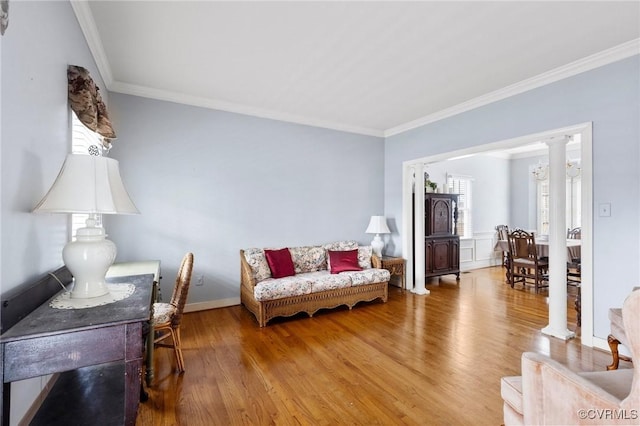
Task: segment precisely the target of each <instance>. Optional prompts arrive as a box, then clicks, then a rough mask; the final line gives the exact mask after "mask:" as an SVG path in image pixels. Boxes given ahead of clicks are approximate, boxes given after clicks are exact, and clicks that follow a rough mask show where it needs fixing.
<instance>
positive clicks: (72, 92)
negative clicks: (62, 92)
mask: <svg viewBox="0 0 640 426" xmlns="http://www.w3.org/2000/svg"><path fill="white" fill-rule="evenodd" d="M67 80H68V83H69V105H70V106H71V109H72V110H73V111H74V112H75V113H76V115H77V116H78V119H79V120H80V121H81V122H82V124H84V125H85V126H87V127H88V128H89V129H91V130H93V131H94V132H96V133H98V134H100V135H102V136H104V137H105V138H107V139H106V140H105V142H104V143H105V145H106V146H109V145H110V141H109V139H115V138H116V133H115V132H114V131H113V127H112V125H111V121H110V120H109V113H108V112H107V107H106V105H105V104H104V102H103V101H102V96H100V89H99V88H98V86H97V85H96V83H95V82H94V81H93V79H92V78H91V76H90V75H89V71H87V70H86V69H85V68H83V67H80V66H77V65H69V67H68V68H67Z"/></svg>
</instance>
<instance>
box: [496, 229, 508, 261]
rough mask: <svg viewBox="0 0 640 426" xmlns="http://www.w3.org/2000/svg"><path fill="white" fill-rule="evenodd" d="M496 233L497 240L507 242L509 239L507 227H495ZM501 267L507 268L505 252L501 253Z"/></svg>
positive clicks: (506, 254) (506, 253)
mask: <svg viewBox="0 0 640 426" xmlns="http://www.w3.org/2000/svg"><path fill="white" fill-rule="evenodd" d="M496 232H497V233H498V239H499V240H504V241H507V239H508V238H509V227H508V226H507V225H498V226H496ZM502 267H503V268H508V267H509V259H508V252H506V251H503V252H502Z"/></svg>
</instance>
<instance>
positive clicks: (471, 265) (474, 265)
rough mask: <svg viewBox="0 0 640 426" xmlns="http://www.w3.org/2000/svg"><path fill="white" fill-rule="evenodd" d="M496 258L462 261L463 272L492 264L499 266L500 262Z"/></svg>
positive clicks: (461, 268)
mask: <svg viewBox="0 0 640 426" xmlns="http://www.w3.org/2000/svg"><path fill="white" fill-rule="evenodd" d="M496 263H497V262H496V261H495V260H494V259H486V260H475V261H473V262H460V270H461V271H462V272H465V271H471V270H473V269H481V268H489V267H491V266H498V265H500V264H499V263H498V264H496Z"/></svg>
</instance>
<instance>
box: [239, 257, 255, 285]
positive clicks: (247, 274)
mask: <svg viewBox="0 0 640 426" xmlns="http://www.w3.org/2000/svg"><path fill="white" fill-rule="evenodd" d="M240 285H242V286H245V287H247V288H248V289H250V290H251V291H252V292H253V288H254V287H255V286H256V279H255V277H254V275H253V271H252V270H251V266H250V265H249V262H247V259H246V258H245V257H244V250H240Z"/></svg>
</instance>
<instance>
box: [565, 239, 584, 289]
mask: <svg viewBox="0 0 640 426" xmlns="http://www.w3.org/2000/svg"><path fill="white" fill-rule="evenodd" d="M581 236H582V229H581V228H573V229H569V230H568V231H567V239H568V240H579V239H581ZM569 257H570V259H568V260H567V285H570V286H576V287H577V286H580V282H581V276H582V274H581V260H580V247H569Z"/></svg>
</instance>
